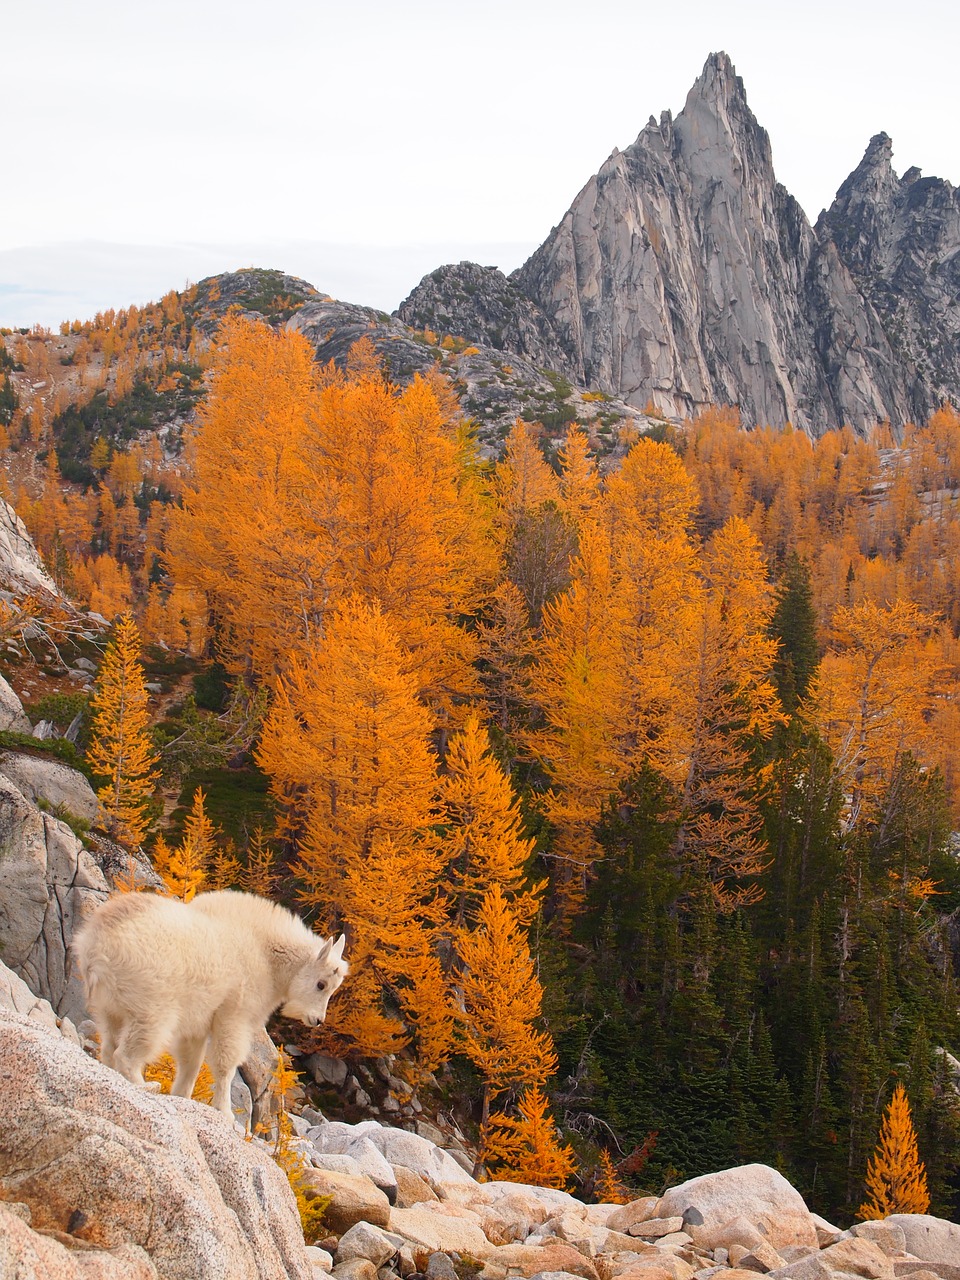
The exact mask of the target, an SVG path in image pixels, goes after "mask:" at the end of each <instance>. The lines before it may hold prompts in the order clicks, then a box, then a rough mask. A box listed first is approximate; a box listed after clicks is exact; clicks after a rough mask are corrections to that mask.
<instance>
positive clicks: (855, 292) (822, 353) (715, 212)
mask: <svg viewBox="0 0 960 1280" xmlns="http://www.w3.org/2000/svg"><path fill="white" fill-rule="evenodd" d="M958 284H960V192H958V191H957V190H956V189H955V188H954V187H952V186H951V185H950V183H948V182H944V181H942V180H940V179H936V178H930V179H923V178H921V177H920V173H919V170H917V169H911V170H909V171H908V172H907V173H906V174H904V176H903V178H902V179H898V178H897V176H896V174H895V173H894V171H893V168H892V165H891V144H890V140H889V139H888V138H887V137H886V135H883V134H881V135H878V136H877V137H876V138H874V139H873V140H872V141H871V143H870V145H869V146H868V148H867V152H866V154H865V156H864V159H863V161H862V162H861V164H860V165H859V166H858V167H857V169H855V170H854V172H853V173H852V174H851V175H850V177H849V178H848V179H847V181H846V182H845V183H844V184H843V186H842V187H841V188H840V191H839V192H838V194H837V198H836V200H835V202H834V204H833V205H832V206H831V208H830V210H828V211H827V212H826V213H824V214H823V215H822V216H821V218H820V220H819V221H818V223H817V225H816V228H814V227H812V226H811V225H810V222H809V221H808V219H807V217H806V215H805V214H804V212H803V210H802V209H801V208H800V206H799V205H798V204H797V202H796V200H794V199H793V197H792V196H791V195H790V194H789V193H788V192H787V191H786V190H785V189H784V187H783V186H781V185H780V184H779V183H778V182H777V180H776V176H775V173H774V169H773V159H772V150H771V146H770V140H769V138H768V136H767V133H766V131H765V130H764V129H763V128H761V126H760V125H759V124H758V122H757V120H756V118H755V117H754V115H753V113H752V112H751V111H750V109H749V107H748V105H747V100H746V94H745V91H744V87H743V81H742V80H741V79H740V78H739V77H738V76H737V75H736V72H735V70H734V68H733V65H732V63H731V61H730V59H729V58H728V57H727V55H726V54H722V53H721V54H712V55H711V56H710V58H708V60H707V63H706V65H705V67H704V69H703V73H702V74H701V76H700V77H699V79H698V80H697V81H696V83H695V84H694V86H693V88H692V89H691V90H690V93H689V95H688V97H687V101H686V104H685V106H684V108H683V110H682V111H681V112H680V113H679V115H678V116H677V117H676V119H674V118H673V117H672V116H671V114H670V113H669V112H664V114H663V115H662V116H661V117H660V119H659V121H658V120H655V119H654V118H652V117H651V119H650V121H649V123H648V124H647V126H646V128H644V129H643V130H642V132H641V133H640V135H639V137H638V138H637V140H636V141H635V142H634V143H633V144H632V145H631V146H630V147H627V148H626V149H625V150H623V151H619V150H614V152H613V153H612V154H611V156H610V157H609V158H608V159H607V161H606V162H605V163H604V164H603V165H602V166H601V168H600V169H599V171H598V172H597V174H596V175H594V177H592V178H591V179H590V180H589V182H588V183H587V184H586V186H585V187H584V188H583V190H582V191H581V192H580V193H579V195H578V196H577V197H576V199H575V200H574V202H573V204H572V205H571V207H570V209H569V210H568V211H567V213H566V214H565V215H564V217H563V219H562V220H561V222H560V224H559V225H558V226H557V227H555V228H554V229H553V231H552V232H551V234H550V236H549V237H548V238H547V240H546V241H545V242H544V244H543V245H541V247H540V248H539V249H538V250H537V251H536V252H535V253H534V254H533V256H532V257H531V258H530V259H529V260H528V261H527V262H526V263H525V264H524V265H523V266H522V267H521V268H520V269H519V270H518V271H516V272H514V273H513V275H512V276H511V277H510V278H509V280H508V279H507V278H506V277H504V276H503V275H502V274H501V273H499V272H496V271H494V270H493V269H491V268H478V267H473V266H465V265H464V264H461V266H460V267H459V268H441V269H439V270H438V271H435V272H433V273H431V275H430V276H428V277H426V278H425V279H424V280H423V281H422V282H421V284H420V285H419V286H418V287H417V288H416V289H415V290H414V291H413V293H412V294H411V295H410V296H409V297H408V298H407V299H406V300H405V301H404V302H403V303H402V304H401V307H400V309H399V312H398V315H399V316H401V317H402V318H403V319H404V320H405V321H406V323H407V324H410V325H414V326H417V325H423V324H426V323H430V322H431V321H433V320H438V319H440V318H441V317H449V318H450V320H451V322H453V323H454V324H456V325H457V326H458V332H459V333H460V334H461V335H462V336H463V337H464V338H466V339H468V340H477V339H482V338H487V339H492V338H493V337H494V336H499V337H500V338H501V339H502V341H503V343H504V345H505V346H507V345H508V344H512V345H511V349H512V350H515V351H516V352H517V353H518V354H520V355H524V356H528V357H530V358H534V359H537V360H539V361H541V362H542V363H545V364H548V365H549V366H550V367H552V368H554V369H556V370H559V371H562V372H564V373H565V374H566V376H568V377H570V378H571V379H572V380H574V381H576V382H578V383H580V384H582V385H584V386H587V387H591V388H595V389H597V390H599V391H602V392H604V393H606V394H609V395H611V396H616V397H618V398H621V399H623V400H624V401H625V402H626V403H627V404H630V405H634V406H638V407H639V406H642V405H646V403H647V402H648V401H649V400H651V399H652V400H653V402H654V403H655V404H656V405H657V406H658V407H659V408H660V409H661V410H663V411H666V412H668V413H671V414H690V413H692V412H695V411H696V410H697V409H699V408H702V407H704V406H705V405H707V404H717V403H729V404H736V405H739V406H740V409H741V413H742V417H743V420H744V422H745V424H746V425H751V424H753V423H769V424H771V425H775V426H779V425H783V424H784V423H785V422H787V421H790V422H792V423H793V425H794V426H797V427H802V428H803V429H804V430H807V431H808V432H810V433H812V434H814V435H819V434H821V433H822V432H823V431H824V430H826V429H828V428H830V427H835V426H839V425H842V424H844V423H848V424H850V425H851V426H853V427H854V428H855V429H857V430H858V431H864V430H866V429H868V428H869V427H871V426H873V425H875V424H876V423H877V422H879V421H883V420H889V421H890V422H891V423H892V424H893V425H894V426H895V427H899V426H902V424H903V423H904V422H905V421H907V420H910V419H915V420H922V419H925V418H926V417H927V416H929V414H930V413H931V412H932V411H933V410H934V409H935V408H936V407H937V406H938V405H939V404H940V403H941V402H942V401H943V400H944V399H946V398H949V397H954V398H957V397H960V291H958Z"/></svg>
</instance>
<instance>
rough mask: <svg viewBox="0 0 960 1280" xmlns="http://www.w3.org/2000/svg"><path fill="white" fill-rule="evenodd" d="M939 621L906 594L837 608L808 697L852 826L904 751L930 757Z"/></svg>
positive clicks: (877, 794) (868, 807)
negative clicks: (884, 602)
mask: <svg viewBox="0 0 960 1280" xmlns="http://www.w3.org/2000/svg"><path fill="white" fill-rule="evenodd" d="M935 625H936V622H935V619H934V618H932V617H930V616H929V615H927V614H924V613H923V612H922V611H921V610H919V609H918V608H917V607H916V605H914V604H911V603H910V602H909V601H907V600H896V601H894V603H893V604H891V605H889V606H887V607H884V606H881V605H877V604H875V603H873V602H872V601H869V600H867V601H864V602H863V603H861V604H858V605H854V606H852V607H849V608H848V607H841V608H839V609H837V611H836V614H835V616H834V621H833V633H834V639H833V641H832V642H831V644H830V647H829V649H828V652H827V653H826V655H825V656H824V658H823V661H822V662H821V664H820V668H819V671H818V674H817V678H816V680H815V683H814V687H813V689H812V691H811V697H810V702H811V714H812V716H813V719H814V722H815V724H816V726H817V728H818V730H819V731H820V733H822V734H823V737H824V739H825V740H826V742H827V743H828V745H829V746H830V749H831V750H832V752H833V754H834V759H835V761H836V769H837V772H838V774H839V776H840V779H841V782H842V784H843V789H844V792H845V793H846V794H847V795H848V796H849V797H850V800H849V806H848V818H847V821H848V824H849V825H850V826H854V825H856V823H857V822H858V820H859V819H860V817H861V816H866V815H867V814H869V813H870V812H871V811H872V810H873V809H874V807H875V805H876V804H877V802H878V800H879V798H880V796H881V795H882V794H883V793H884V792H885V791H886V789H887V788H888V787H889V785H890V781H891V779H892V777H893V774H894V770H895V769H896V766H897V761H898V760H899V759H900V757H901V756H902V754H903V753H904V752H906V751H912V752H914V753H915V754H916V755H917V756H918V757H920V758H923V756H924V750H923V748H924V745H925V743H926V741H927V737H928V728H927V718H928V714H929V712H930V711H931V710H932V706H933V701H934V698H933V694H934V678H935V676H936V672H937V669H938V667H939V665H940V655H939V652H938V650H937V647H936V646H934V645H931V644H930V643H929V637H930V634H931V632H932V631H933V629H934V627H935Z"/></svg>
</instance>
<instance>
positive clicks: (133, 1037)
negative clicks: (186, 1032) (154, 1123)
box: [113, 1017, 169, 1089]
mask: <svg viewBox="0 0 960 1280" xmlns="http://www.w3.org/2000/svg"><path fill="white" fill-rule="evenodd" d="M167 1032H168V1029H167V1028H166V1027H158V1026H157V1025H156V1024H155V1023H154V1022H150V1021H147V1019H146V1018H143V1017H133V1018H131V1019H130V1020H129V1021H128V1022H127V1023H126V1025H125V1026H124V1028H123V1030H122V1032H121V1033H120V1038H119V1041H118V1042H117V1046H116V1049H115V1050H114V1053H113V1066H114V1068H115V1069H116V1070H117V1071H119V1072H120V1074H121V1075H122V1076H126V1078H127V1079H128V1080H129V1081H130V1082H131V1084H136V1085H139V1086H140V1088H141V1089H151V1088H154V1086H153V1085H151V1084H148V1083H147V1081H146V1080H144V1078H143V1068H144V1067H145V1066H146V1065H147V1063H148V1062H153V1061H154V1060H155V1059H156V1058H158V1057H159V1055H160V1053H161V1052H162V1050H163V1047H164V1045H165V1044H166V1043H167V1041H168V1039H169V1036H168V1034H167Z"/></svg>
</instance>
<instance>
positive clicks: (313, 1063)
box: [302, 1053, 347, 1089]
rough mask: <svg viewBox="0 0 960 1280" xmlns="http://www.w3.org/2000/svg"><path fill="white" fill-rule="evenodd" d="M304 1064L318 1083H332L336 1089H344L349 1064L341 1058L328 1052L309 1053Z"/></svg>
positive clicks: (305, 1068)
mask: <svg viewBox="0 0 960 1280" xmlns="http://www.w3.org/2000/svg"><path fill="white" fill-rule="evenodd" d="M302 1065H303V1068H304V1070H305V1071H307V1072H309V1074H310V1075H311V1076H312V1077H313V1079H314V1080H316V1082H317V1084H330V1085H333V1086H334V1088H336V1089H342V1088H343V1086H344V1085H345V1084H346V1081H347V1064H346V1063H345V1062H343V1061H341V1059H340V1058H332V1057H331V1056H330V1055H329V1054H326V1053H308V1054H306V1055H305V1056H304V1058H303V1062H302Z"/></svg>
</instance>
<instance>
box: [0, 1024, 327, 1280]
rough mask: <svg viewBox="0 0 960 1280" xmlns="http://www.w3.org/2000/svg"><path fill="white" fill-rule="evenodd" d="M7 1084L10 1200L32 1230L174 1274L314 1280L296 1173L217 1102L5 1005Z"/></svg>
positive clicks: (1, 1093)
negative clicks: (88, 1049) (162, 1091)
mask: <svg viewBox="0 0 960 1280" xmlns="http://www.w3.org/2000/svg"><path fill="white" fill-rule="evenodd" d="M0 1080H2V1082H3V1087H2V1088H0V1199H3V1200H11V1201H20V1202H22V1203H24V1204H26V1205H27V1206H28V1208H29V1210H30V1213H31V1215H32V1225H33V1227H34V1228H35V1229H38V1230H43V1231H49V1232H60V1233H62V1235H64V1236H71V1237H74V1238H75V1239H76V1240H77V1241H82V1242H86V1243H88V1244H90V1245H93V1246H94V1247H96V1248H97V1249H100V1250H118V1249H120V1248H121V1247H122V1246H124V1245H126V1246H130V1245H135V1246H138V1247H139V1248H141V1249H143V1250H144V1251H145V1252H146V1253H148V1254H149V1256H150V1259H151V1261H152V1263H153V1265H154V1266H155V1267H156V1270H157V1272H158V1273H159V1274H160V1275H161V1276H162V1277H164V1280H196V1277H198V1276H203V1278H204V1280H287V1278H289V1280H311V1278H312V1267H311V1265H310V1263H309V1261H308V1258H307V1255H306V1253H305V1245H304V1242H303V1235H302V1233H301V1230H300V1221H299V1217H298V1215H297V1210H296V1204H295V1201H294V1198H293V1193H292V1192H291V1190H290V1187H289V1184H288V1183H287V1180H286V1177H285V1176H284V1174H283V1173H282V1172H281V1171H280V1169H279V1168H278V1167H277V1166H276V1165H275V1164H274V1162H273V1161H272V1160H271V1159H270V1157H269V1155H268V1154H267V1152H266V1150H265V1148H264V1147H263V1146H262V1145H261V1144H258V1143H253V1142H244V1141H243V1140H242V1139H240V1138H239V1137H238V1136H237V1134H236V1133H235V1131H234V1129H233V1126H232V1125H231V1124H230V1123H229V1121H227V1120H226V1119H225V1118H224V1117H223V1116H221V1115H219V1114H218V1113H217V1112H215V1111H213V1110H212V1109H211V1108H210V1107H204V1106H201V1105H200V1104H198V1103H195V1102H191V1101H189V1100H188V1099H183V1098H164V1097H159V1096H157V1095H154V1094H150V1093H147V1092H146V1091H144V1090H141V1089H137V1088H135V1087H134V1086H133V1085H131V1084H130V1083H129V1082H128V1081H126V1080H124V1079H123V1078H122V1077H121V1076H120V1075H118V1074H117V1073H116V1072H115V1071H112V1070H110V1069H109V1068H107V1067H103V1066H101V1065H100V1064H99V1063H97V1062H94V1061H93V1060H92V1059H90V1058H88V1057H86V1055H85V1054H84V1053H83V1052H82V1051H81V1050H80V1049H78V1048H77V1047H76V1046H75V1045H73V1044H70V1043H69V1042H68V1041H67V1040H65V1039H64V1038H63V1036H62V1035H60V1034H59V1032H54V1031H51V1030H50V1029H48V1028H46V1027H44V1026H42V1025H40V1024H38V1023H37V1022H36V1021H35V1020H33V1019H31V1018H27V1017H24V1016H23V1015H21V1014H16V1013H9V1012H6V1011H0ZM128 1252H129V1251H128ZM52 1274H53V1275H56V1274H57V1273H56V1272H53V1273H52ZM130 1274H131V1275H134V1274H136V1273H135V1272H131V1273H130ZM142 1274H144V1275H147V1274H149V1273H148V1272H143V1273H142Z"/></svg>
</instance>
